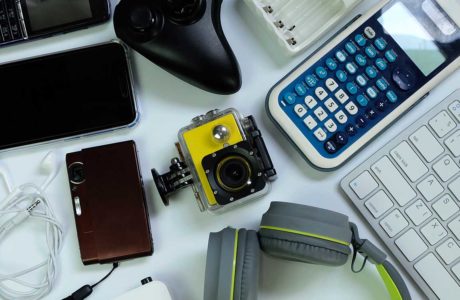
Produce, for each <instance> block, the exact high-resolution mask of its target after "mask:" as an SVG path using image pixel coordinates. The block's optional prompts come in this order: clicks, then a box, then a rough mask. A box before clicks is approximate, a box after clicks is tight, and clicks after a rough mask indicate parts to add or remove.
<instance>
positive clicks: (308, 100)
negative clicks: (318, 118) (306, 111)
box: [305, 96, 318, 109]
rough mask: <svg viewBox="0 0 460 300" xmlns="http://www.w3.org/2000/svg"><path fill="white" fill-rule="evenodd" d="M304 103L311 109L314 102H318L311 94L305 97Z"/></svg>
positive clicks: (314, 104)
mask: <svg viewBox="0 0 460 300" xmlns="http://www.w3.org/2000/svg"><path fill="white" fill-rule="evenodd" d="M305 104H306V105H307V106H308V108H310V109H312V108H313V107H315V106H316V104H318V102H316V100H315V98H313V97H312V96H307V97H305Z"/></svg>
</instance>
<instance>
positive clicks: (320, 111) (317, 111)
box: [314, 107, 327, 121]
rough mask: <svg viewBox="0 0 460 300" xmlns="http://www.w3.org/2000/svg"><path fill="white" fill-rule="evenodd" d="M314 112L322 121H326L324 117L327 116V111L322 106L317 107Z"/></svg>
mask: <svg viewBox="0 0 460 300" xmlns="http://www.w3.org/2000/svg"><path fill="white" fill-rule="evenodd" d="M314 113H315V116H316V117H317V118H318V120H320V121H324V119H326V118H327V112H326V111H325V110H324V109H323V108H322V107H318V108H317V109H315V111H314Z"/></svg>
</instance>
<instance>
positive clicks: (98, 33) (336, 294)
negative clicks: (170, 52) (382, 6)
mask: <svg viewBox="0 0 460 300" xmlns="http://www.w3.org/2000/svg"><path fill="white" fill-rule="evenodd" d="M113 2H115V1H113ZM375 2H377V1H376V0H366V1H364V2H363V3H362V4H361V5H359V6H358V7H357V8H356V9H355V11H354V12H353V13H352V14H350V15H348V16H347V18H346V19H345V20H344V21H343V23H342V24H344V23H346V21H347V20H350V19H351V18H352V16H354V15H356V13H358V12H364V11H366V9H367V8H369V7H370V6H371V5H372V4H373V3H375ZM222 24H223V28H224V31H225V33H226V36H227V38H228V40H229V42H230V44H231V46H232V48H233V50H234V52H235V54H236V56H237V58H238V60H239V63H240V67H241V71H242V76H243V86H242V88H241V90H240V91H239V92H238V93H236V94H234V95H231V96H218V95H214V94H210V93H207V92H204V91H201V90H199V89H197V88H195V87H193V86H190V85H188V84H186V83H184V82H182V81H180V80H179V79H177V78H175V77H173V76H172V75H170V74H169V73H167V72H165V71H163V70H162V69H160V68H159V67H157V66H155V65H153V64H151V63H150V62H149V61H148V60H147V59H145V58H144V57H142V56H141V55H139V54H137V53H133V61H134V69H135V81H136V92H137V95H138V98H139V101H140V104H141V109H142V115H141V119H140V123H139V124H138V126H136V127H135V128H133V129H130V130H124V131H118V132H114V133H109V134H103V135H97V136H91V137H87V138H81V139H78V140H73V141H69V142H59V143H52V144H48V145H43V146H39V147H33V148H28V149H22V150H15V151H9V152H3V153H0V161H1V163H2V164H4V165H6V167H7V168H8V169H9V171H10V173H11V174H12V177H13V179H14V181H15V182H16V183H17V184H20V183H24V182H26V181H27V182H28V181H35V182H37V183H39V182H41V181H42V180H43V179H44V176H43V175H40V174H39V172H38V165H39V162H40V160H41V159H42V157H44V155H45V154H46V153H47V152H48V151H50V150H55V151H56V152H57V154H58V156H59V159H60V163H61V166H60V173H59V175H58V177H57V178H56V180H55V181H54V182H53V183H52V185H51V187H50V188H49V189H48V196H49V198H50V199H51V202H52V203H53V205H54V208H55V210H56V213H57V215H58V217H59V220H60V221H61V222H62V224H63V226H64V229H65V240H64V244H63V248H62V252H61V254H60V257H59V261H60V266H59V272H58V276H57V280H56V282H55V287H54V289H53V290H52V292H51V293H50V294H49V295H48V296H47V297H46V299H61V298H63V297H66V296H68V295H69V294H71V293H72V292H73V291H75V290H76V289H78V288H79V287H81V286H83V285H85V284H92V283H95V282H96V281H98V280H99V279H100V278H101V277H103V276H104V275H105V274H106V273H107V272H108V271H109V269H110V267H111V266H110V265H93V266H83V264H82V263H81V260H80V253H79V247H78V241H77V236H76V230H75V222H74V218H73V212H72V204H71V199H70V192H69V189H68V183H67V174H66V169H65V167H64V156H65V154H66V153H68V152H73V151H78V150H81V149H82V148H87V147H92V146H98V145H104V144H108V143H112V142H118V141H124V140H128V139H134V140H135V141H136V143H137V146H138V149H139V152H140V153H139V154H140V158H139V159H140V164H141V170H142V174H143V176H144V181H145V187H146V194H147V198H148V205H149V212H150V221H151V228H152V235H153V238H154V245H155V253H154V254H153V256H151V257H146V258H140V259H135V260H131V261H126V262H123V263H122V264H121V266H120V267H119V268H118V269H117V270H116V271H115V272H114V273H113V274H112V276H111V277H109V279H107V280H106V281H105V282H104V283H103V284H101V285H100V286H98V287H97V288H96V289H95V291H94V293H93V295H91V296H90V298H89V299H94V300H96V299H111V298H113V297H115V296H117V295H120V294H123V293H124V292H126V291H128V290H130V289H132V288H135V287H137V286H139V284H140V280H141V279H143V278H145V277H147V276H151V277H152V278H153V279H157V280H162V281H164V282H165V283H166V284H167V285H168V287H169V289H170V292H171V295H172V297H173V299H175V300H181V299H184V300H185V299H187V300H190V299H191V300H193V299H202V296H203V281H204V270H205V262H206V247H207V241H208V233H209V232H211V231H219V230H221V229H222V228H224V227H226V226H228V225H231V226H234V227H244V228H252V229H256V228H257V226H258V224H259V221H260V217H261V216H262V214H263V213H264V212H265V211H266V210H267V208H268V206H269V203H270V201H275V200H277V201H290V202H297V203H304V204H309V205H314V206H319V207H323V208H327V209H332V210H336V211H339V212H341V213H344V214H347V215H348V216H350V219H351V220H352V221H353V222H355V223H356V224H358V226H359V228H360V232H361V235H362V236H363V237H368V238H369V239H371V240H373V241H374V242H376V243H377V244H378V245H380V246H382V247H383V244H382V242H381V241H379V240H378V239H377V236H376V235H375V234H374V233H373V232H372V231H371V229H370V226H368V225H367V224H366V222H365V220H364V219H363V218H362V217H361V215H360V214H359V213H358V211H357V210H356V209H354V208H353V207H352V205H351V203H350V202H349V201H348V200H347V199H346V198H345V197H344V195H343V194H341V192H340V190H339V188H338V183H339V181H340V179H341V178H342V177H344V176H345V175H346V174H347V173H348V172H349V171H351V170H352V169H353V168H354V167H355V166H357V165H358V164H359V163H360V162H362V161H363V160H364V159H366V158H367V157H369V155H371V154H372V153H373V152H375V151H376V150H377V149H379V148H380V147H381V146H382V145H384V144H385V143H386V142H388V141H389V140H390V139H391V138H392V137H394V136H395V135H396V134H397V133H398V132H399V131H400V130H402V129H403V128H405V127H406V126H408V125H409V124H411V123H412V122H413V121H414V120H416V119H417V118H418V117H419V116H421V115H422V114H423V113H424V112H426V111H428V110H429V109H430V108H431V107H433V106H434V105H436V103H438V102H439V101H441V100H442V99H443V98H444V97H445V96H447V95H448V94H450V93H451V92H452V91H453V90H455V89H456V88H457V87H459V86H460V84H459V83H458V82H460V71H457V72H456V73H454V74H453V75H452V76H450V77H449V79H447V80H446V81H445V82H444V83H442V84H441V85H440V86H439V87H437V88H436V89H435V90H433V91H432V93H431V94H430V95H429V97H427V98H426V99H425V100H423V101H422V102H421V103H420V104H418V105H417V106H416V107H415V108H414V109H413V110H412V111H410V112H409V113H408V114H407V115H406V116H404V117H403V118H402V119H400V120H399V121H398V122H396V123H395V124H394V125H393V126H391V128H390V129H389V130H387V131H386V132H385V133H384V134H382V135H381V136H380V137H379V138H378V139H376V140H375V141H374V142H372V143H371V144H370V145H368V146H367V147H366V148H365V149H364V150H363V151H361V153H359V154H358V155H357V156H355V157H354V158H353V159H352V160H351V161H349V162H348V163H347V164H346V165H345V166H343V167H342V168H340V169H339V170H337V171H334V172H329V173H325V172H320V171H317V170H315V169H313V168H312V167H311V166H309V165H308V164H307V163H306V162H305V161H304V160H303V158H302V157H301V156H300V154H298V153H297V152H296V150H295V149H294V148H293V147H292V146H291V145H290V144H289V143H288V141H287V140H286V138H285V137H284V136H282V134H281V133H280V131H279V130H278V129H277V128H276V127H275V126H274V125H273V124H272V123H271V121H270V120H269V119H268V118H267V115H266V112H265V108H264V101H265V96H266V94H267V92H268V90H269V89H270V87H271V86H272V85H273V84H275V83H276V82H277V81H278V80H279V79H280V78H281V77H283V76H284V75H285V74H286V73H287V72H289V71H290V70H291V69H292V68H293V67H295V66H296V65H297V64H298V63H299V62H300V61H301V60H303V59H304V58H305V57H306V56H307V54H308V53H310V52H311V51H312V50H313V49H314V48H315V47H316V46H317V45H319V44H320V43H321V42H319V43H317V45H315V46H314V47H312V48H310V49H308V50H307V51H305V52H304V53H302V54H300V55H298V56H296V57H287V56H285V55H284V54H283V52H282V51H281V48H279V46H278V45H277V44H275V43H274V42H272V41H271V40H270V37H268V35H266V31H265V28H264V27H263V26H261V24H260V23H259V22H258V20H255V19H254V18H253V16H252V15H251V13H250V12H249V11H248V10H247V8H246V6H245V4H244V3H243V1H241V0H240V1H237V0H225V1H224V4H223V8H222ZM338 27H339V26H338ZM338 27H337V28H338ZM331 34H332V31H331ZM114 37H115V34H114V30H113V26H112V22H111V21H110V22H108V23H106V24H104V25H101V26H98V27H94V28H90V29H87V30H83V31H78V32H74V33H69V34H65V35H60V36H56V37H53V38H48V39H44V40H39V41H35V42H29V43H23V44H21V45H16V46H11V47H6V48H3V49H1V50H0V62H6V61H10V60H14V59H21V58H26V57H30V56H35V55H39V54H43V53H48V52H53V51H58V50H62V49H69V48H73V47H78V46H82V45H89V44H94V43H99V42H103V41H107V40H110V39H112V38H114ZM323 41H324V40H323ZM63 101H65V99H63ZM227 107H235V108H237V109H239V110H240V111H241V112H242V113H244V114H253V115H254V116H255V117H256V119H257V121H258V123H259V126H260V127H261V130H262V133H263V135H264V137H265V141H266V143H267V147H268V149H269V151H270V153H271V156H272V159H273V162H274V164H275V167H276V169H277V171H278V179H277V180H276V181H275V182H274V184H273V186H272V190H271V192H270V193H269V194H268V195H266V196H265V197H264V198H261V199H259V200H256V201H253V202H251V203H249V204H248V205H245V206H242V207H238V208H236V209H234V210H231V211H229V212H226V213H224V214H222V215H217V216H215V215H211V214H208V213H200V211H199V210H198V208H197V206H196V203H195V200H194V198H193V194H192V191H191V189H187V190H184V191H181V192H180V193H178V194H177V195H175V196H174V197H173V199H172V201H171V205H170V206H169V207H165V206H163V204H162V202H161V200H160V198H159V196H158V193H157V191H156V189H155V188H154V186H153V181H152V178H151V174H150V169H151V168H153V167H155V168H158V169H159V170H161V171H166V170H167V169H168V167H169V160H170V158H171V157H173V156H175V155H176V152H175V148H174V143H175V142H176V136H177V131H178V130H179V129H180V128H181V127H183V126H185V125H188V124H189V121H190V120H191V119H192V118H193V117H194V116H196V115H199V114H202V113H205V112H207V111H208V110H210V109H212V108H227ZM18 122H20V120H18ZM4 193H5V189H4V188H3V185H0V195H4ZM43 234H44V231H43V228H42V227H40V226H33V225H32V224H24V225H23V227H22V228H21V230H19V231H18V233H17V236H14V237H11V238H10V239H8V240H7V242H6V243H4V244H3V245H0V273H4V272H7V271H12V270H15V269H16V270H17V268H20V267H21V266H24V264H26V263H31V262H37V261H38V260H40V259H41V258H42V257H43V255H44V253H45V251H44V249H45V248H44V235H43ZM390 259H391V260H393V257H392V256H391V255H390ZM350 261H351V259H350V260H349V262H348V263H347V264H346V265H344V266H342V267H335V268H332V267H324V266H315V265H307V264H301V263H293V262H286V261H281V260H278V259H274V258H270V257H267V256H264V257H263V261H262V266H261V270H260V274H261V278H260V287H259V299H266V300H268V299H273V300H274V299H284V300H291V299H306V298H307V297H309V299H339V298H340V299H354V300H357V299H388V294H387V292H386V290H385V287H384V285H383V283H382V281H381V280H380V278H379V276H378V273H377V272H376V270H375V268H374V267H373V266H372V265H370V264H368V265H367V267H366V268H365V270H364V271H363V272H361V273H359V274H354V273H352V272H351V271H350ZM397 267H398V268H399V269H400V270H401V268H400V267H399V265H397ZM403 277H404V278H405V279H406V280H407V284H408V286H409V289H410V291H411V293H412V296H413V298H414V299H420V298H423V297H424V296H423V294H422V293H421V292H420V290H419V289H418V288H417V286H416V285H415V284H414V282H413V281H411V280H410V279H409V277H408V275H407V274H406V273H403Z"/></svg>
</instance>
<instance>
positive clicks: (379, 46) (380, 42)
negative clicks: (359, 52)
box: [374, 38, 387, 51]
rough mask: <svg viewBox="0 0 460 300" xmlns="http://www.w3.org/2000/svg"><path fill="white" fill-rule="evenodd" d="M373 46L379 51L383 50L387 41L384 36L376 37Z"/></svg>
mask: <svg viewBox="0 0 460 300" xmlns="http://www.w3.org/2000/svg"><path fill="white" fill-rule="evenodd" d="M374 45H375V47H377V49H379V50H380V51H382V50H384V49H385V48H386V47H387V41H385V39H384V38H378V39H376V40H375V42H374Z"/></svg>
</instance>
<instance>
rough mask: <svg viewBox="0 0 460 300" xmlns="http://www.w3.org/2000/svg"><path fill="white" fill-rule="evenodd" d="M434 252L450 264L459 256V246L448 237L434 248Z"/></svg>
mask: <svg viewBox="0 0 460 300" xmlns="http://www.w3.org/2000/svg"><path fill="white" fill-rule="evenodd" d="M436 252H438V253H439V256H441V258H442V260H443V261H444V262H445V263H446V264H450V263H452V262H453V261H454V260H456V259H457V258H459V257H460V247H458V245H457V243H456V242H455V241H454V240H453V239H448V240H446V241H445V242H444V243H442V244H441V246H439V247H438V248H436Z"/></svg>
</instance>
